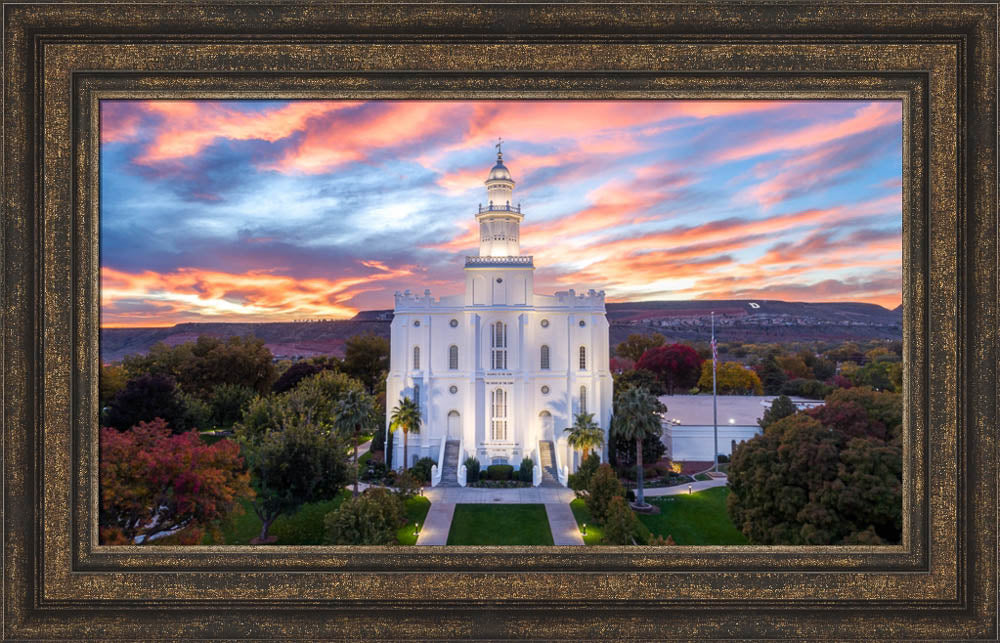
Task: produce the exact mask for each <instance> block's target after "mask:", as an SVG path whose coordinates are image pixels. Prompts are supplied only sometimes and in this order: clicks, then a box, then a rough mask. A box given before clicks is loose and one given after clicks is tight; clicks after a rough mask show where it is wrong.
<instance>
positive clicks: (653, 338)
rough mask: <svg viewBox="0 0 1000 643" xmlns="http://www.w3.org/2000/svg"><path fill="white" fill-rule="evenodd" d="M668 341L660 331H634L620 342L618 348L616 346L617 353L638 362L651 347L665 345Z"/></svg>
mask: <svg viewBox="0 0 1000 643" xmlns="http://www.w3.org/2000/svg"><path fill="white" fill-rule="evenodd" d="M666 342H667V340H666V338H665V337H664V336H663V335H661V334H659V333H653V334H652V335H642V334H640V333H632V334H631V335H629V336H628V337H627V338H625V341H624V342H622V343H621V344H618V346H617V348H615V355H617V356H618V357H625V358H627V359H630V360H632V361H633V362H638V361H639V358H640V357H642V354H643V353H645V352H646V351H648V350H649V349H650V348H656V347H657V346H663V345H664V344H665V343H666Z"/></svg>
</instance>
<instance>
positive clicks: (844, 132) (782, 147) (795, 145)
mask: <svg viewBox="0 0 1000 643" xmlns="http://www.w3.org/2000/svg"><path fill="white" fill-rule="evenodd" d="M901 109H902V108H901V106H900V104H899V103H896V102H891V103H888V102H887V103H872V104H869V105H866V106H865V107H862V108H860V109H858V110H857V111H856V112H854V114H853V115H852V116H850V117H849V118H846V119H844V120H840V121H837V122H833V123H817V124H815V125H809V126H806V127H803V128H801V129H798V130H795V131H793V132H787V133H775V134H772V135H770V136H765V137H761V138H758V139H757V140H754V141H751V142H750V143H746V144H742V145H736V146H734V147H730V148H727V149H725V150H723V151H721V152H719V153H717V154H716V155H715V159H716V160H718V161H736V160H739V159H744V158H748V157H752V156H761V155H764V154H770V153H772V152H782V151H786V150H796V149H804V148H810V147H814V146H816V145H819V144H821V143H827V142H829V141H833V140H836V139H840V138H844V137H847V136H852V135H854V134H860V133H862V132H867V131H870V130H873V129H876V128H879V127H882V126H884V125H890V124H892V123H898V122H899V121H900V118H901Z"/></svg>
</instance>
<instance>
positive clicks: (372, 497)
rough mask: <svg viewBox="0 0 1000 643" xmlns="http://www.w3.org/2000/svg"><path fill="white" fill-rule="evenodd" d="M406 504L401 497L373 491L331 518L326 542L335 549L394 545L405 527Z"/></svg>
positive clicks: (379, 490)
mask: <svg viewBox="0 0 1000 643" xmlns="http://www.w3.org/2000/svg"><path fill="white" fill-rule="evenodd" d="M404 519H405V517H404V511H403V501H402V499H400V497H399V496H398V495H397V494H393V493H390V492H388V491H387V490H385V489H381V488H377V487H376V488H372V489H368V490H367V491H365V493H363V494H361V495H360V496H358V497H357V498H350V499H348V500H346V501H344V503H343V504H342V505H340V507H339V508H337V510H336V511H331V512H330V513H329V514H327V516H326V519H325V520H324V521H323V522H324V526H325V527H326V542H327V543H328V544H331V545H394V544H396V529H398V528H399V527H400V525H401V524H402V523H403V520H404Z"/></svg>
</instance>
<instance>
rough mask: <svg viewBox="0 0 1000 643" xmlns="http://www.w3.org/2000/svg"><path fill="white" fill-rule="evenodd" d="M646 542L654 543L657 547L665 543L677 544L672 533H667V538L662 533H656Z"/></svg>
mask: <svg viewBox="0 0 1000 643" xmlns="http://www.w3.org/2000/svg"><path fill="white" fill-rule="evenodd" d="M646 544H647V545H653V546H656V547H663V546H664V545H676V544H677V543H676V542H674V537H673V536H671V535H670V534H667V537H666V538H664V537H663V536H661V535H660V534H656V535H655V536H653V537H652V538H650V539H649V542H648V543H646Z"/></svg>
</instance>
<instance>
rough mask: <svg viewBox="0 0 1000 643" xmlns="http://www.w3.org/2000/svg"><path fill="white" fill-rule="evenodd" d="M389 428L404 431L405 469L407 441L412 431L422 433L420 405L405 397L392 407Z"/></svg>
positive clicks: (404, 465)
mask: <svg viewBox="0 0 1000 643" xmlns="http://www.w3.org/2000/svg"><path fill="white" fill-rule="evenodd" d="M389 428H390V429H391V430H393V431H395V430H396V429H399V430H400V431H402V432H403V470H404V471H405V470H406V467H407V462H408V460H407V455H408V452H407V443H408V439H409V435H410V433H420V407H419V406H418V405H417V403H416V402H415V401H413V400H411V399H410V398H408V397H404V398H403V399H401V400H400V401H399V404H397V405H396V407H395V408H394V409H392V416H391V417H390V418H389Z"/></svg>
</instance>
